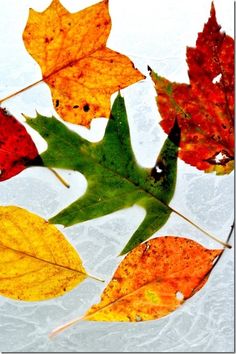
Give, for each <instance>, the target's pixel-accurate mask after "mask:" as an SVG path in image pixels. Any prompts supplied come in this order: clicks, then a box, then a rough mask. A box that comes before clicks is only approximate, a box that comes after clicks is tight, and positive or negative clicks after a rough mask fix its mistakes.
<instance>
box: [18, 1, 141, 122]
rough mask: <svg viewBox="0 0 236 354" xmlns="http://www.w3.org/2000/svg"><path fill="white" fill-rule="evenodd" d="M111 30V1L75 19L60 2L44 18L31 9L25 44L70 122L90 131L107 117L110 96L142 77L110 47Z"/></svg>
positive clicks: (52, 5) (75, 15)
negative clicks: (95, 124)
mask: <svg viewBox="0 0 236 354" xmlns="http://www.w3.org/2000/svg"><path fill="white" fill-rule="evenodd" d="M110 30H111V19H110V16H109V12H108V1H107V0H104V1H102V2H100V3H98V4H96V5H93V6H91V7H88V8H86V9H85V10H83V11H80V12H77V13H73V14H72V13H70V12H68V11H67V10H66V9H65V8H64V7H63V6H62V5H61V4H60V2H59V0H53V1H52V3H51V5H50V6H49V7H48V8H47V9H46V10H45V11H44V12H42V13H38V12H36V11H34V10H32V9H31V10H30V14H29V19H28V22H27V25H26V28H25V30H24V34H23V39H24V43H25V46H26V49H27V50H28V52H29V53H30V54H31V55H32V56H33V58H34V59H35V60H36V61H37V62H38V63H39V65H40V67H41V69H42V74H43V80H44V81H45V82H46V83H47V84H48V85H49V86H50V88H51V91H52V96H53V103H54V107H55V109H56V111H57V112H58V114H60V116H61V117H62V118H63V119H64V120H66V121H69V122H71V123H76V124H82V125H85V126H89V125H90V122H91V120H92V119H93V118H96V117H107V118H108V117H109V114H110V96H111V94H112V93H114V92H116V91H118V90H119V89H122V88H125V87H127V86H129V85H131V84H133V83H135V82H137V81H139V80H141V79H143V78H144V76H143V75H142V74H141V73H140V72H139V71H138V70H136V69H135V68H134V66H133V63H132V62H131V61H130V60H129V59H128V58H127V57H126V56H124V55H121V54H119V53H117V52H115V51H113V50H111V49H108V48H106V42H107V39H108V36H109V33H110Z"/></svg>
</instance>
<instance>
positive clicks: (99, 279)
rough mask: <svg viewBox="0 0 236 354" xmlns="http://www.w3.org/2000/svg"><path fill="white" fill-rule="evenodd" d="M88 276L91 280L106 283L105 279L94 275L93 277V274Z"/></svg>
mask: <svg viewBox="0 0 236 354" xmlns="http://www.w3.org/2000/svg"><path fill="white" fill-rule="evenodd" d="M86 274H87V277H88V278H90V279H93V280H97V281H100V282H101V283H105V280H104V279H101V278H98V277H95V276H94V275H91V274H89V273H86Z"/></svg>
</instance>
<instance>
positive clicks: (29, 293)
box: [0, 206, 87, 301]
mask: <svg viewBox="0 0 236 354" xmlns="http://www.w3.org/2000/svg"><path fill="white" fill-rule="evenodd" d="M0 219H1V223H0V235H1V236H0V295H3V296H6V297H10V298H12V299H17V300H24V301H39V300H46V299H50V298H54V297H56V296H59V295H63V294H64V293H65V292H67V291H69V290H71V289H73V288H74V287H75V286H76V285H78V284H79V283H80V282H82V281H83V280H84V279H85V278H86V277H87V274H86V272H85V269H84V268H83V265H82V262H81V259H80V257H79V255H78V253H77V252H76V251H75V249H74V248H73V247H72V246H71V245H70V244H69V242H68V241H67V240H66V239H65V237H64V236H63V234H62V233H61V232H59V231H58V230H57V229H56V227H55V226H53V225H50V224H48V223H47V221H45V220H44V219H42V218H41V217H39V216H37V215H34V214H32V213H30V212H28V211H26V210H24V209H22V208H19V207H14V206H7V207H0Z"/></svg>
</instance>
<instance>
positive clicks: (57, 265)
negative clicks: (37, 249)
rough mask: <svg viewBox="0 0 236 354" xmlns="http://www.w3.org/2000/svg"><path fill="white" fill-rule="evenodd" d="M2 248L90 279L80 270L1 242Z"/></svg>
mask: <svg viewBox="0 0 236 354" xmlns="http://www.w3.org/2000/svg"><path fill="white" fill-rule="evenodd" d="M0 247H2V248H5V249H8V250H11V251H13V252H16V253H19V254H22V255H23V256H26V257H30V258H33V259H36V260H38V261H40V262H44V263H47V264H50V265H53V266H55V267H60V268H63V269H66V270H69V271H72V272H76V273H80V274H82V275H85V276H86V277H88V274H87V273H85V272H82V271H80V270H78V269H74V268H71V267H67V266H65V265H62V264H57V263H53V262H51V261H49V260H47V259H43V258H39V257H37V256H34V255H32V254H29V253H27V252H24V251H20V250H17V249H14V248H12V247H9V246H6V245H4V244H3V243H2V242H0Z"/></svg>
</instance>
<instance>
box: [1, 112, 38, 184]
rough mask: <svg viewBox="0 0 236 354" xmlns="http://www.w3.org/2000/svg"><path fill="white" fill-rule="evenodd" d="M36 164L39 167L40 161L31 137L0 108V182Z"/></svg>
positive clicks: (16, 121)
mask: <svg viewBox="0 0 236 354" xmlns="http://www.w3.org/2000/svg"><path fill="white" fill-rule="evenodd" d="M36 162H37V164H38V165H40V162H41V159H40V157H39V153H38V150H37V148H36V146H35V144H34V142H33V140H32V138H31V136H30V135H29V133H28V132H27V130H26V129H25V127H24V126H23V125H22V124H21V123H20V122H18V120H17V119H16V118H14V117H13V116H11V115H10V114H9V113H8V112H7V111H6V110H4V109H2V108H0V171H1V174H0V181H5V180H6V179H9V178H11V177H13V176H15V175H17V174H18V173H20V172H21V171H23V170H24V169H25V168H27V167H28V166H30V165H34V164H36Z"/></svg>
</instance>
